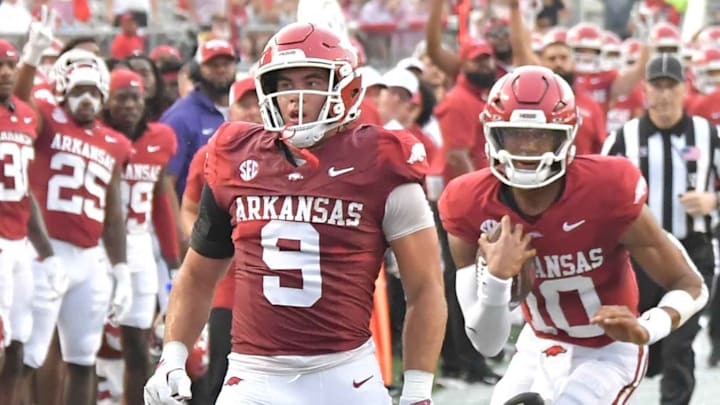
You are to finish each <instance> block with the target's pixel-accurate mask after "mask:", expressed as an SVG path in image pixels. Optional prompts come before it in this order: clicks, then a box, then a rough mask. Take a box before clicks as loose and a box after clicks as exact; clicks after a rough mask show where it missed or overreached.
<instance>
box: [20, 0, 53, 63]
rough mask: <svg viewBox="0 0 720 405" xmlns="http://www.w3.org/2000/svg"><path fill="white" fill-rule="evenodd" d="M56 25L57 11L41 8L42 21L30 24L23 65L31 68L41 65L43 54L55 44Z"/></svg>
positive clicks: (45, 7) (45, 6) (44, 6)
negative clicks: (54, 30) (54, 27)
mask: <svg viewBox="0 0 720 405" xmlns="http://www.w3.org/2000/svg"><path fill="white" fill-rule="evenodd" d="M54 23H55V10H53V9H51V8H49V7H48V6H47V5H43V6H42V7H41V8H40V21H35V22H33V23H32V24H30V31H29V32H28V40H27V43H26V44H25V50H24V52H23V57H22V61H23V63H25V64H27V65H30V66H37V65H38V64H40V59H41V58H42V53H43V51H44V50H46V49H47V48H49V47H50V46H51V45H52V43H53V39H54V36H53V24H54Z"/></svg>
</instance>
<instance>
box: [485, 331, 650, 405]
mask: <svg viewBox="0 0 720 405" xmlns="http://www.w3.org/2000/svg"><path fill="white" fill-rule="evenodd" d="M516 347H517V353H516V354H515V355H514V356H513V358H512V360H511V361H510V364H509V365H508V369H507V371H506V372H505V375H504V376H503V378H502V379H501V380H500V381H499V382H498V383H497V385H495V389H494V390H493V395H492V400H491V401H490V404H491V405H502V404H503V403H505V401H507V400H508V399H510V398H512V397H513V396H515V395H517V394H520V393H523V392H537V393H538V394H540V395H541V396H542V397H543V398H544V399H545V401H551V403H552V404H553V405H610V404H625V403H626V402H627V400H628V399H629V398H630V396H631V395H632V393H633V392H634V390H635V388H637V386H638V385H639V384H640V381H641V380H642V378H643V377H644V376H645V371H646V370H647V356H648V355H647V353H648V348H647V346H638V345H635V344H632V343H626V342H614V343H611V344H609V345H607V346H604V347H598V348H592V347H584V346H578V345H571V344H568V343H564V342H557V341H554V340H549V339H540V338H538V337H537V336H536V335H535V333H534V332H533V331H532V329H531V328H530V326H529V325H525V327H524V328H523V330H522V332H521V333H520V337H519V338H518V342H517V345H516Z"/></svg>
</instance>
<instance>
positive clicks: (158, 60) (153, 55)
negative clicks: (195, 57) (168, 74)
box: [150, 45, 183, 70]
mask: <svg viewBox="0 0 720 405" xmlns="http://www.w3.org/2000/svg"><path fill="white" fill-rule="evenodd" d="M150 59H151V60H152V61H153V63H155V66H157V68H158V69H160V70H163V68H164V66H165V64H166V63H173V64H182V59H183V58H182V55H181V54H180V51H179V50H178V49H177V48H176V47H174V46H172V45H158V46H156V47H155V48H153V50H152V51H150Z"/></svg>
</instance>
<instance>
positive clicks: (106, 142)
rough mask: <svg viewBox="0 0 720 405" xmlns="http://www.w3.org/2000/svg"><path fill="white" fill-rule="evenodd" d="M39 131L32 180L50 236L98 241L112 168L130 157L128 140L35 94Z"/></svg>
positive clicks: (87, 244)
mask: <svg viewBox="0 0 720 405" xmlns="http://www.w3.org/2000/svg"><path fill="white" fill-rule="evenodd" d="M35 104H36V105H37V107H38V110H39V112H40V115H41V116H42V119H43V130H42V133H41V134H40V136H39V137H38V140H37V142H36V144H35V150H36V152H35V153H36V159H35V162H34V163H33V164H32V165H31V170H30V184H31V186H32V190H33V192H34V193H35V196H36V198H37V200H38V203H39V205H40V207H41V208H42V210H43V215H44V217H45V224H46V225H47V229H48V234H49V235H50V237H52V238H55V239H60V240H63V241H66V242H69V243H72V244H73V245H75V246H78V247H82V248H89V247H92V246H97V244H98V241H99V240H100V237H101V235H102V229H103V223H104V221H105V198H106V194H107V186H108V184H109V183H110V181H111V179H112V175H113V171H114V170H115V168H116V167H117V166H118V165H120V166H123V165H124V164H125V163H126V162H127V161H128V159H129V158H130V152H131V150H132V147H131V145H130V141H128V140H127V139H126V138H125V136H123V135H122V134H120V133H117V132H115V131H113V130H112V129H110V128H107V127H104V126H102V125H100V124H99V123H98V124H97V125H95V126H94V127H93V128H92V129H85V128H81V127H79V126H77V124H75V123H74V122H73V121H72V117H70V116H69V115H68V114H66V113H65V111H64V110H63V109H62V107H59V106H56V105H53V104H51V103H48V102H47V101H45V100H44V99H35Z"/></svg>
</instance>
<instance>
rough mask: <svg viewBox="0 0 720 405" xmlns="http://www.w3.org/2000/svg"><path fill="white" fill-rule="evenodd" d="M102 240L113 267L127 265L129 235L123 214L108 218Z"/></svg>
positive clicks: (119, 213) (108, 216)
mask: <svg viewBox="0 0 720 405" xmlns="http://www.w3.org/2000/svg"><path fill="white" fill-rule="evenodd" d="M102 240H103V244H104V245H105V252H106V253H107V257H108V259H109V260H110V263H111V264H112V265H116V264H118V263H127V234H126V230H125V221H124V218H123V215H122V212H118V213H114V214H111V215H107V216H106V218H105V225H104V226H103V233H102Z"/></svg>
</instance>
